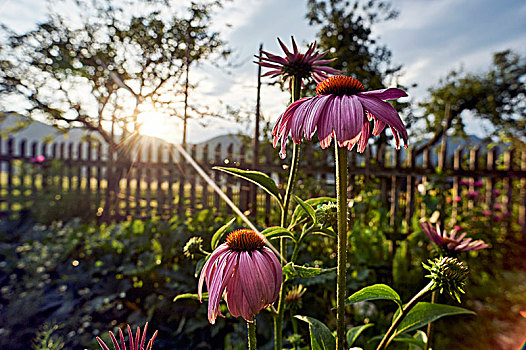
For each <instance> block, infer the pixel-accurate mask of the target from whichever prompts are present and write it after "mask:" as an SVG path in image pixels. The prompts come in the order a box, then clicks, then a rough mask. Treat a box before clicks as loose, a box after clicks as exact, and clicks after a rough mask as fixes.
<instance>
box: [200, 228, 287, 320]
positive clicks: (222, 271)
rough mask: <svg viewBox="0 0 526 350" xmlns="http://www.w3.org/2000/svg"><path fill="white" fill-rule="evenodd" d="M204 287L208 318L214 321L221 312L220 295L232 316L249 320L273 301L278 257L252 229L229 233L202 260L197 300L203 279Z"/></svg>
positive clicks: (277, 287) (278, 273) (279, 275)
mask: <svg viewBox="0 0 526 350" xmlns="http://www.w3.org/2000/svg"><path fill="white" fill-rule="evenodd" d="M204 281H206V288H207V290H208V320H209V321H210V323H212V324H214V323H215V320H216V318H217V315H220V316H223V315H221V307H220V305H219V303H220V301H221V297H222V296H223V295H224V296H225V300H226V304H227V306H228V310H229V311H230V313H231V314H232V316H234V317H238V316H241V317H243V318H244V319H245V320H246V321H247V322H252V321H253V319H254V316H255V315H256V314H258V313H259V311H260V310H261V309H263V308H265V307H267V306H269V305H271V304H272V303H274V301H276V298H277V297H278V294H279V290H280V288H281V281H282V270H281V265H280V263H279V260H278V258H276V256H275V255H274V253H273V252H272V250H270V249H269V248H267V247H266V246H265V242H264V241H263V239H262V238H261V237H260V236H259V235H258V234H257V233H256V232H254V231H253V230H249V229H241V230H237V231H234V232H231V233H230V234H229V235H228V237H227V238H226V243H223V244H221V245H220V246H219V247H217V248H216V249H215V250H214V251H213V252H212V254H211V255H210V258H209V259H208V261H207V262H206V264H205V266H204V267H203V270H202V271H201V276H200V278H199V284H198V295H199V300H201V298H202V289H203V282H204Z"/></svg>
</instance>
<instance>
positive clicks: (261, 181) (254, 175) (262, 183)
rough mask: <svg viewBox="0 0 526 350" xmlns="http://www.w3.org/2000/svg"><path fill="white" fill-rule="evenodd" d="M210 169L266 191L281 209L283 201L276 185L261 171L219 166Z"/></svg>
mask: <svg viewBox="0 0 526 350" xmlns="http://www.w3.org/2000/svg"><path fill="white" fill-rule="evenodd" d="M212 169H214V170H219V171H222V172H225V173H227V174H230V175H234V176H237V177H240V178H242V179H245V180H247V181H250V182H252V183H255V184H256V185H258V186H259V187H261V188H262V189H263V190H265V191H267V192H268V193H269V194H270V195H272V196H274V198H276V199H277V200H278V203H279V205H280V206H281V207H282V208H283V203H282V201H283V200H282V199H281V194H280V193H279V189H278V186H277V185H276V183H275V182H274V180H272V179H271V178H270V176H268V175H267V174H265V173H262V172H261V171H255V170H242V169H237V168H225V167H219V166H215V167H213V168H212Z"/></svg>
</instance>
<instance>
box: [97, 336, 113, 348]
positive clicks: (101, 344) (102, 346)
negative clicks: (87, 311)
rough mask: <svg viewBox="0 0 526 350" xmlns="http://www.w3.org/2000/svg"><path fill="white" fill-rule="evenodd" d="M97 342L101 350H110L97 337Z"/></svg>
mask: <svg viewBox="0 0 526 350" xmlns="http://www.w3.org/2000/svg"><path fill="white" fill-rule="evenodd" d="M97 341H98V342H99V345H100V347H101V348H102V350H110V348H108V346H107V345H106V344H105V343H104V342H103V341H102V339H100V338H99V337H97Z"/></svg>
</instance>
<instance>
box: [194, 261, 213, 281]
mask: <svg viewBox="0 0 526 350" xmlns="http://www.w3.org/2000/svg"><path fill="white" fill-rule="evenodd" d="M209 257H210V255H208V256H207V257H204V258H201V259H199V261H198V262H197V264H195V272H194V277H195V278H199V275H200V274H201V270H202V269H203V267H204V266H205V263H206V261H207V260H208V258H209Z"/></svg>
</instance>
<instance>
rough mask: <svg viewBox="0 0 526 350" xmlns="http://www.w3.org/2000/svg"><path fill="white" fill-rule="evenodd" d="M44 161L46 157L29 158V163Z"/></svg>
mask: <svg viewBox="0 0 526 350" xmlns="http://www.w3.org/2000/svg"><path fill="white" fill-rule="evenodd" d="M45 160H46V157H44V156H37V157H35V158H31V159H30V160H29V161H30V162H31V163H44V161H45Z"/></svg>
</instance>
